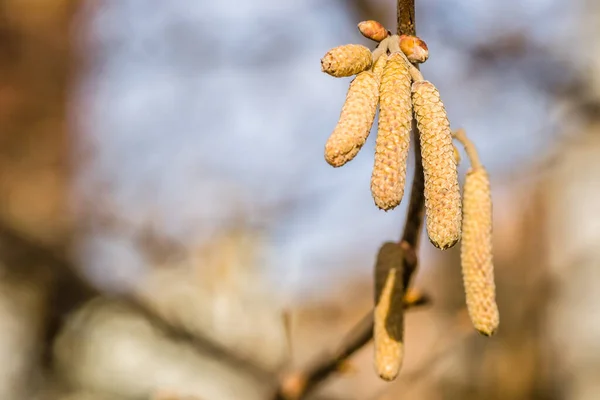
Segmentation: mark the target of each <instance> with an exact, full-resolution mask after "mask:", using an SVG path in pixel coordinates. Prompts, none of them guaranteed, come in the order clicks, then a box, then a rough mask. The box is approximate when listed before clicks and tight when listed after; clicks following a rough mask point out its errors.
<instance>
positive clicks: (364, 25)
mask: <svg viewBox="0 0 600 400" xmlns="http://www.w3.org/2000/svg"><path fill="white" fill-rule="evenodd" d="M358 30H359V31H360V33H362V35H363V36H364V37H366V38H367V39H371V40H374V41H376V42H381V41H382V40H383V39H385V38H386V37H388V35H389V32H388V30H387V29H385V26H383V25H382V24H381V23H380V22H377V21H373V20H370V21H362V22H359V23H358Z"/></svg>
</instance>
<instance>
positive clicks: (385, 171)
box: [371, 53, 412, 211]
mask: <svg viewBox="0 0 600 400" xmlns="http://www.w3.org/2000/svg"><path fill="white" fill-rule="evenodd" d="M410 83H411V77H410V73H409V71H408V65H407V63H406V61H404V59H403V58H402V55H401V54H399V53H393V54H391V55H390V56H389V57H388V60H387V63H386V65H385V67H384V69H383V75H382V78H381V84H380V95H379V126H378V130H377V140H376V142H375V163H374V165H373V173H372V175H371V194H372V195H373V200H375V205H377V207H379V208H381V209H382V210H386V211H387V210H391V209H393V208H394V207H396V206H397V205H398V204H400V201H401V200H402V197H403V195H404V183H405V180H406V159H407V157H408V145H409V142H410V129H411V122H412V106H411V93H410Z"/></svg>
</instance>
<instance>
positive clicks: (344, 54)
mask: <svg viewBox="0 0 600 400" xmlns="http://www.w3.org/2000/svg"><path fill="white" fill-rule="evenodd" d="M372 63H373V55H372V54H371V50H369V49H368V48H367V47H365V46H362V45H360V44H346V45H343V46H338V47H334V48H333V49H331V50H329V51H328V52H327V54H325V56H323V58H322V59H321V70H322V71H323V72H325V73H327V74H329V75H331V76H335V77H338V78H339V77H344V76H352V75H356V74H358V73H360V72H362V71H365V70H367V69H368V68H371V64H372Z"/></svg>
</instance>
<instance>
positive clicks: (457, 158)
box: [452, 143, 460, 165]
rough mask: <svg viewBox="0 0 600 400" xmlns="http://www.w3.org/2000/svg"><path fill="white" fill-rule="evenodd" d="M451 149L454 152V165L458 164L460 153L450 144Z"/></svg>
mask: <svg viewBox="0 0 600 400" xmlns="http://www.w3.org/2000/svg"><path fill="white" fill-rule="evenodd" d="M452 148H453V150H454V161H456V165H458V164H460V152H459V151H458V148H457V147H456V146H455V145H454V143H452Z"/></svg>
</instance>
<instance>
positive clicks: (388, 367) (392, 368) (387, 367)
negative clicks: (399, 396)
mask: <svg viewBox="0 0 600 400" xmlns="http://www.w3.org/2000/svg"><path fill="white" fill-rule="evenodd" d="M401 360H402V356H400V359H399V360H398V361H394V362H388V363H384V364H383V366H376V368H375V371H376V372H377V375H379V377H380V378H381V379H383V380H384V381H387V382H391V381H393V380H394V379H396V378H397V377H398V374H399V373H400V368H401V367H402V361H401Z"/></svg>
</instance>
